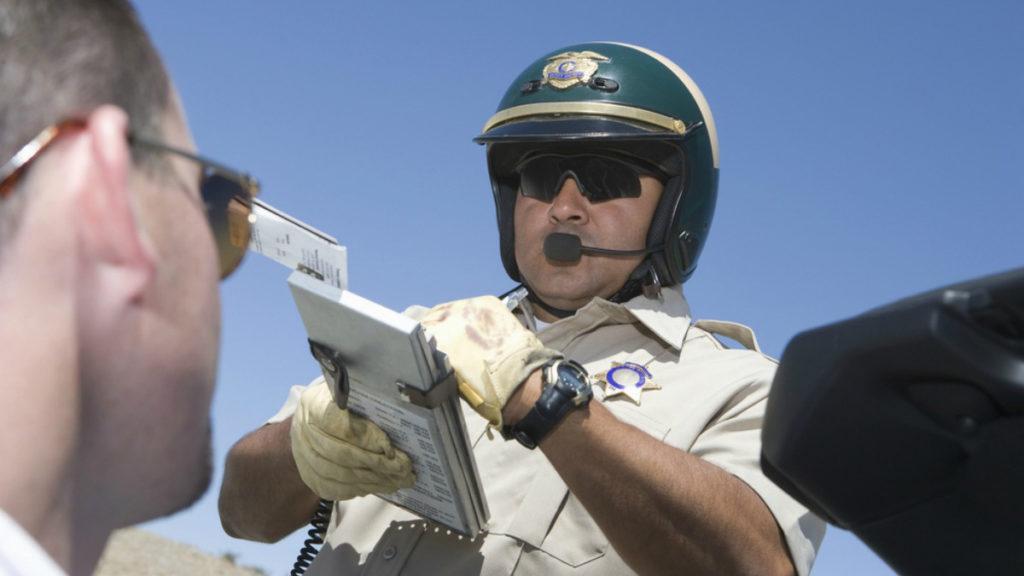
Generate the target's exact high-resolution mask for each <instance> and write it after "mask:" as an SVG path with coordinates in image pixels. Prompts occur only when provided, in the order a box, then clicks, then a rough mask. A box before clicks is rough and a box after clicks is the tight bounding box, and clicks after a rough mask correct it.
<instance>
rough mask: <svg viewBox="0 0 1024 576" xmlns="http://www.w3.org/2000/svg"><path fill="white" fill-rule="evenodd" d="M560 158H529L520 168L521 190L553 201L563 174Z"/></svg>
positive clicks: (527, 194)
mask: <svg viewBox="0 0 1024 576" xmlns="http://www.w3.org/2000/svg"><path fill="white" fill-rule="evenodd" d="M559 160H560V158H558V157H555V156H541V157H538V158H533V159H531V160H528V161H527V162H526V163H525V164H522V165H521V166H520V167H519V168H518V171H519V190H520V193H522V195H523V196H526V197H527V198H533V199H535V200H540V201H541V202H551V201H552V200H553V199H554V198H555V193H556V192H557V191H556V190H555V188H556V187H558V179H559V178H560V177H561V175H562V168H561V165H560V164H561V162H560V161H559Z"/></svg>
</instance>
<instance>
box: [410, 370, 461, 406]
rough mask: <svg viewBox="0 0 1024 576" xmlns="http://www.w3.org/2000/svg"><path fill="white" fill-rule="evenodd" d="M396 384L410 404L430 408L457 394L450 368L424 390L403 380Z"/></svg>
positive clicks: (453, 373)
mask: <svg viewBox="0 0 1024 576" xmlns="http://www.w3.org/2000/svg"><path fill="white" fill-rule="evenodd" d="M397 384H398V391H399V392H400V393H401V394H402V396H403V397H404V398H405V399H406V400H408V401H409V403H410V404H415V405H416V406H421V407H423V408H431V409H433V408H437V407H438V406H440V405H441V404H444V403H445V401H446V400H448V399H449V398H451V397H452V396H453V395H455V394H457V393H458V389H459V387H458V384H457V383H456V381H455V371H454V370H450V371H449V372H448V374H447V375H445V377H444V378H443V379H441V381H440V382H438V383H437V384H435V385H434V386H433V387H432V388H431V389H430V390H427V391H426V392H424V391H423V390H420V389H419V388H413V387H412V386H409V385H408V384H406V383H404V382H397Z"/></svg>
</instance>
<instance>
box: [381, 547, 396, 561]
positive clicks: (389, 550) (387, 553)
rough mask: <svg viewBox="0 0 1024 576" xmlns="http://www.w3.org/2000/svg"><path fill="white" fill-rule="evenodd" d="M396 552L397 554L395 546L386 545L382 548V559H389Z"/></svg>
mask: <svg viewBox="0 0 1024 576" xmlns="http://www.w3.org/2000/svg"><path fill="white" fill-rule="evenodd" d="M396 554H398V548H395V547H394V546H388V547H387V548H385V549H384V559H385V560H391V559H392V558H394V557H395V555H396Z"/></svg>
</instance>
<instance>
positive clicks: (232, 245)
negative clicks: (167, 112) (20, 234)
mask: <svg viewBox="0 0 1024 576" xmlns="http://www.w3.org/2000/svg"><path fill="white" fill-rule="evenodd" d="M84 127H85V121H83V120H67V121H64V122H61V123H59V124H54V125H52V126H49V127H47V128H46V129H45V130H43V131H42V132H40V133H39V135H38V136H36V137H35V138H33V139H32V141H31V142H29V143H28V144H26V145H25V146H23V147H22V148H21V149H20V150H18V152H17V153H15V154H14V157H13V158H11V159H10V160H8V161H7V163H5V164H4V165H3V166H2V167H0V200H3V199H4V198H6V197H7V196H9V195H10V194H11V193H12V192H13V190H14V187H15V184H16V183H17V181H18V178H20V177H21V175H22V174H23V173H24V172H25V171H26V170H27V169H28V167H29V164H30V163H31V162H32V160H34V159H36V158H38V157H39V155H40V154H41V153H42V152H43V151H44V150H45V149H46V148H47V146H49V145H50V144H51V143H53V142H54V141H55V140H56V139H57V138H58V137H59V136H60V135H61V134H64V133H66V132H68V131H70V130H76V129H82V128H84ZM128 142H129V143H131V145H132V146H135V147H137V148H145V149H148V150H153V151H156V152H161V153H167V154H173V155H175V156H179V157H181V158H185V159H187V160H191V161H193V162H195V163H197V164H199V166H200V167H201V168H202V171H201V173H200V178H199V192H200V195H201V196H202V198H203V204H204V206H205V209H206V218H207V221H208V222H209V224H210V230H211V231H212V232H213V237H214V239H215V240H216V242H217V256H218V259H219V263H220V277H221V279H224V278H227V277H228V276H229V275H230V274H231V273H232V272H234V271H235V269H236V268H238V265H239V264H241V262H242V258H243V257H244V256H245V252H246V250H247V249H248V247H249V236H250V234H251V226H252V223H251V220H250V218H251V215H252V201H253V197H254V196H256V195H257V194H259V191H260V185H259V182H257V181H256V179H255V178H253V177H251V176H249V175H248V174H243V173H241V172H237V171H235V170H232V169H230V168H228V167H226V166H224V165H222V164H219V163H217V162H214V161H212V160H209V159H206V158H203V157H202V156H197V155H195V154H192V153H190V152H186V151H185V150H180V149H178V148H173V147H171V146H167V145H165V144H162V143H160V142H155V141H152V140H147V139H145V138H141V137H139V136H138V135H136V134H131V133H129V135H128Z"/></svg>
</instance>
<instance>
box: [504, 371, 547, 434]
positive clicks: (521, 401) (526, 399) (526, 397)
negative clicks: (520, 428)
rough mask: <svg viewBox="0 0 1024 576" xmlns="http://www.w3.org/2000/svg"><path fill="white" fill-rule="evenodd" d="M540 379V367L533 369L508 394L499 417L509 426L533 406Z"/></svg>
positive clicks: (536, 397) (539, 391)
mask: <svg viewBox="0 0 1024 576" xmlns="http://www.w3.org/2000/svg"><path fill="white" fill-rule="evenodd" d="M541 380H542V378H541V371H540V369H537V370H534V371H533V372H532V373H531V374H530V376H529V377H528V378H527V379H526V380H525V381H524V382H523V383H522V384H521V385H520V386H519V388H516V391H515V392H513V393H512V395H511V396H509V398H508V402H506V403H505V407H504V408H502V410H501V418H502V420H503V421H504V423H505V424H506V425H510V426H511V425H512V424H515V423H516V422H519V421H520V420H522V419H523V417H524V416H526V414H527V413H528V412H529V411H530V409H531V408H533V405H534V404H536V403H537V400H538V399H539V398H540V393H541V389H542V388H543V385H542V382H541Z"/></svg>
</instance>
